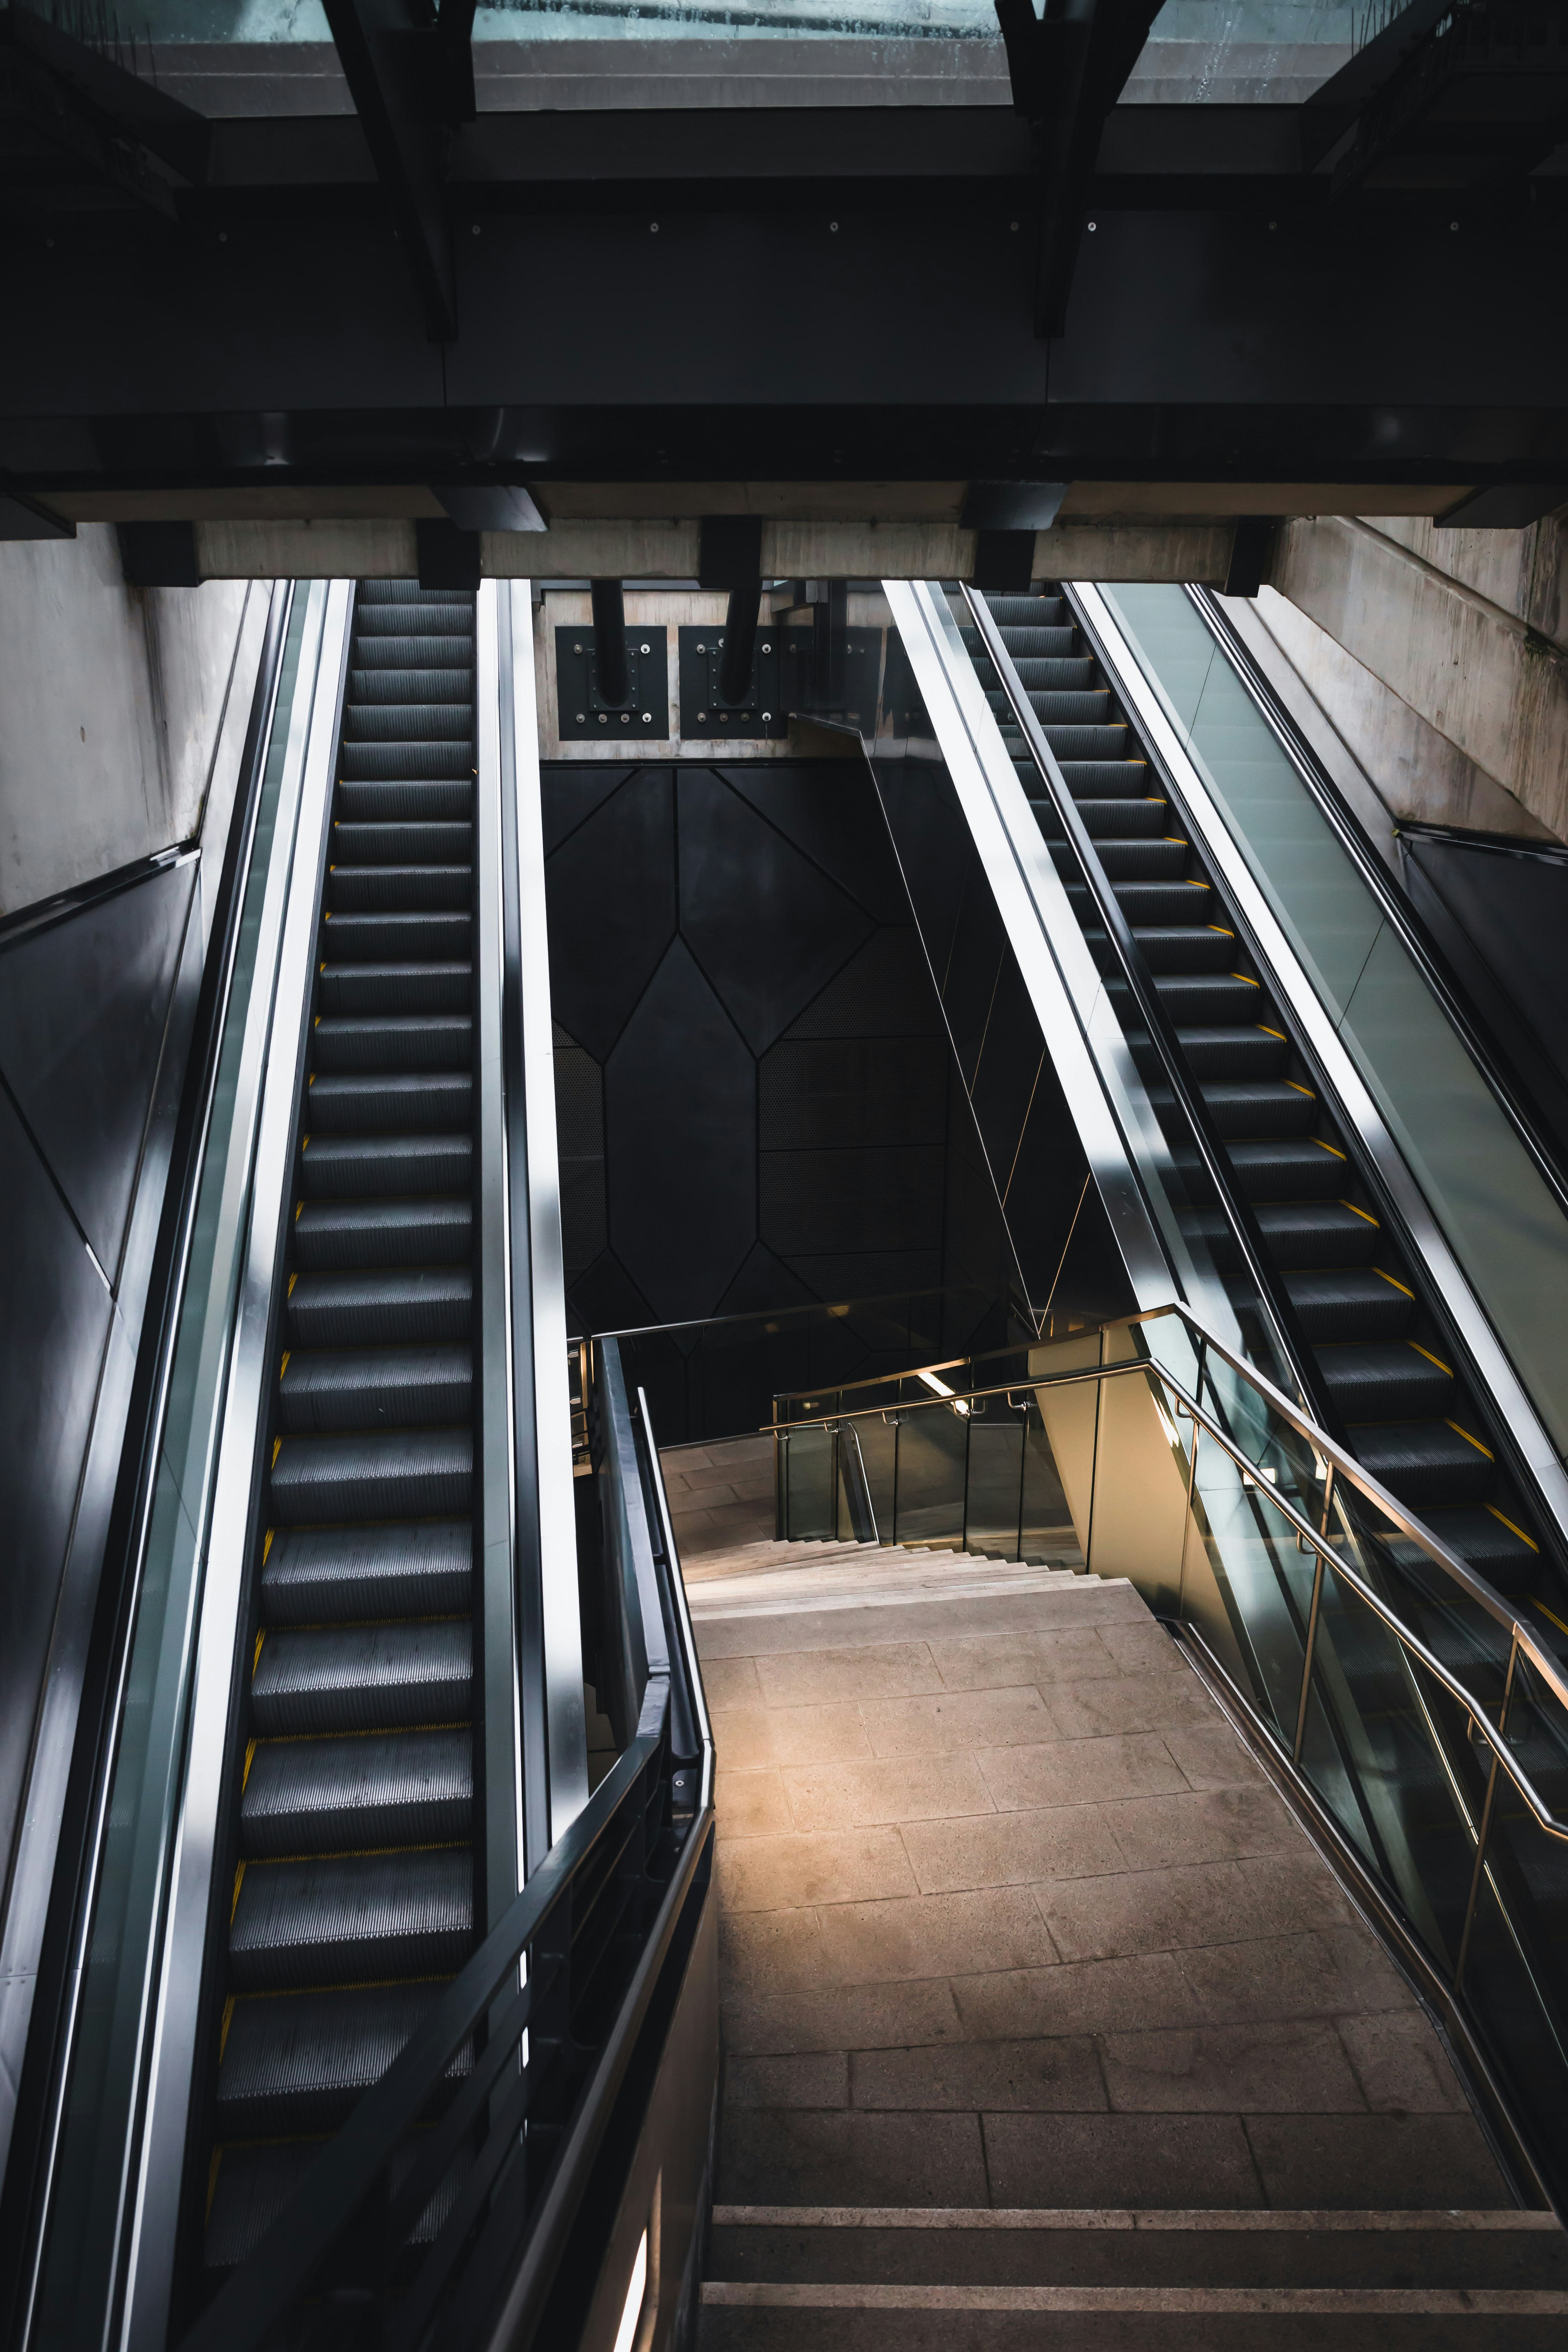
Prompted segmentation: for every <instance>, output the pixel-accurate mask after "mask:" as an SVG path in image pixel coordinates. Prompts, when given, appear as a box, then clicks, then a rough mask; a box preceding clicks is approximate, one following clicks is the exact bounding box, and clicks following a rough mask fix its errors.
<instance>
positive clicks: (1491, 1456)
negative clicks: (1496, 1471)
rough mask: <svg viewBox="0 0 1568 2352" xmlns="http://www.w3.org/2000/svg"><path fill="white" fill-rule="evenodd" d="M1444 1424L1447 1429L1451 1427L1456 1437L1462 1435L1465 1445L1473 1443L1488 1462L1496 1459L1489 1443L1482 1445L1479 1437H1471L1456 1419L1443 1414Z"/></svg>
mask: <svg viewBox="0 0 1568 2352" xmlns="http://www.w3.org/2000/svg"><path fill="white" fill-rule="evenodd" d="M1444 1426H1445V1427H1446V1428H1447V1429H1451V1430H1452V1431H1453V1433H1454V1434H1455V1436H1456V1437H1462V1438H1463V1439H1464V1441H1465V1444H1467V1445H1473V1446H1474V1447H1475V1449H1476V1452H1477V1453H1478V1454H1485V1455H1486V1457H1487V1460H1488V1461H1489V1462H1495V1461H1496V1460H1497V1455H1496V1454H1494V1453H1493V1452H1492V1450H1491V1447H1490V1446H1489V1445H1483V1444H1481V1441H1480V1439H1479V1437H1472V1436H1471V1435H1470V1433H1469V1431H1468V1429H1461V1428H1460V1427H1459V1424H1458V1422H1457V1421H1449V1420H1448V1419H1447V1415H1445V1416H1444Z"/></svg>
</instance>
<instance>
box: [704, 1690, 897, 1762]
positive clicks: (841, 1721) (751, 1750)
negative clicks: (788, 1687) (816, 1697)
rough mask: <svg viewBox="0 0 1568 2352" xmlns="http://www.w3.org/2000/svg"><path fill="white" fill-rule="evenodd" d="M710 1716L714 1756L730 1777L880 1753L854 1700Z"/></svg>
mask: <svg viewBox="0 0 1568 2352" xmlns="http://www.w3.org/2000/svg"><path fill="white" fill-rule="evenodd" d="M711 1713H712V1719H713V1746H714V1750H715V1753H716V1754H717V1756H718V1759H719V1762H720V1764H721V1766H722V1767H723V1768H724V1769H726V1770H728V1771H731V1772H753V1771H757V1770H759V1769H762V1768H763V1766H765V1765H769V1764H833V1763H837V1762H839V1761H841V1760H842V1759H846V1758H851V1757H867V1756H872V1755H876V1754H878V1753H879V1752H881V1751H879V1750H878V1749H876V1748H873V1746H872V1744H871V1741H870V1739H869V1738H868V1736H867V1732H866V1727H865V1725H864V1723H863V1722H862V1721H861V1719H860V1709H859V1708H858V1706H856V1705H855V1704H854V1702H853V1701H852V1700H847V1699H846V1700H840V1701H839V1702H838V1703H837V1705H835V1706H747V1707H731V1706H727V1707H718V1706H714V1707H712V1708H711Z"/></svg>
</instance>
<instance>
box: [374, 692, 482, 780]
mask: <svg viewBox="0 0 1568 2352" xmlns="http://www.w3.org/2000/svg"><path fill="white" fill-rule="evenodd" d="M343 741H344V743H345V744H350V743H398V744H404V743H406V744H409V745H416V744H425V743H459V742H460V743H461V744H462V746H463V748H464V750H465V751H468V749H469V746H470V745H471V744H472V742H473V721H472V719H471V718H470V717H469V714H468V710H467V709H465V708H464V707H463V705H462V704H453V703H450V702H434V701H426V702H391V703H383V702H353V701H351V702H348V703H346V704H345V705H344V708H343ZM471 764H472V761H471V755H470V765H471Z"/></svg>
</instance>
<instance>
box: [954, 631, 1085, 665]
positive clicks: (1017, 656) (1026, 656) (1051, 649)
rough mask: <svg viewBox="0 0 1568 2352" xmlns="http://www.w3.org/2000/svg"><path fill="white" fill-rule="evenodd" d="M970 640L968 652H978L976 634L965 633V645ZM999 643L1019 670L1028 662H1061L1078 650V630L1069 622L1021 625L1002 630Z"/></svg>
mask: <svg viewBox="0 0 1568 2352" xmlns="http://www.w3.org/2000/svg"><path fill="white" fill-rule="evenodd" d="M971 636H973V640H974V644H973V646H972V647H971V651H975V652H977V651H978V650H979V648H980V643H981V638H980V632H979V630H978V629H973V630H969V631H966V632H965V635H964V642H965V644H966V645H967V644H968V642H969V638H970V637H971ZM1002 642H1003V644H1004V645H1005V646H1006V648H1007V651H1008V653H1009V654H1010V655H1011V656H1012V657H1013V660H1014V662H1015V664H1016V665H1018V666H1019V667H1022V665H1023V664H1024V663H1025V662H1028V661H1063V660H1066V659H1067V658H1068V656H1070V655H1072V654H1073V653H1074V652H1075V650H1076V648H1077V646H1078V630H1077V628H1076V627H1075V626H1074V625H1073V624H1072V622H1070V621H1068V622H1067V623H1066V624H1065V625H1063V624H1059V623H1053V622H1049V621H1047V622H1043V623H1040V624H1038V625H1037V624H1035V623H1033V622H1031V623H1028V624H1024V623H1020V624H1018V625H1016V626H1014V627H1010V628H1005V629H1004V630H1003V632H1002Z"/></svg>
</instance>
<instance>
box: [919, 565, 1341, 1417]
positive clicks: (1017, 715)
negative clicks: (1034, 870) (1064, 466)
mask: <svg viewBox="0 0 1568 2352" xmlns="http://www.w3.org/2000/svg"><path fill="white" fill-rule="evenodd" d="M963 601H964V604H966V606H967V607H968V610H969V614H970V617H971V619H972V620H973V624H974V626H975V628H976V629H977V630H978V632H979V635H980V640H981V643H982V644H983V645H984V648H985V652H986V655H987V656H988V658H989V660H990V662H991V664H992V666H993V667H994V670H995V672H996V677H997V682H998V684H999V686H1000V687H1001V689H1002V692H1003V694H1004V695H1005V698H1006V700H1007V703H1008V705H1009V707H1010V709H1011V710H1012V712H1013V716H1014V719H1015V721H1016V725H1017V727H1018V730H1019V731H1020V733H1021V734H1022V736H1023V738H1024V741H1025V743H1026V745H1027V747H1028V751H1029V756H1030V758H1031V760H1032V761H1033V762H1034V764H1035V768H1036V770H1037V773H1038V775H1039V778H1040V781H1041V783H1042V784H1043V785H1044V787H1045V790H1046V792H1047V794H1048V795H1049V798H1050V802H1051V805H1052V808H1053V810H1054V812H1055V814H1056V818H1057V822H1058V824H1059V825H1060V826H1061V828H1062V831H1063V833H1064V835H1066V838H1067V843H1068V848H1069V849H1070V850H1071V852H1072V855H1073V858H1074V860H1075V862H1076V864H1077V866H1078V868H1079V874H1080V875H1081V877H1082V878H1083V881H1084V885H1085V887H1087V889H1088V891H1089V898H1090V900H1091V902H1092V903H1093V906H1094V908H1095V911H1096V913H1097V915H1098V917H1099V919H1100V922H1101V923H1102V924H1103V925H1104V927H1105V935H1106V938H1107V940H1109V942H1110V950H1111V953H1112V954H1113V955H1114V956H1115V958H1116V961H1117V965H1118V967H1119V969H1120V971H1121V977H1122V979H1123V980H1124V981H1125V982H1126V984H1127V987H1128V989H1129V991H1130V992H1131V997H1132V1001H1133V1003H1134V1004H1135V1005H1136V1006H1137V1008H1138V1013H1139V1017H1140V1019H1141V1020H1142V1023H1143V1024H1144V1027H1145V1030H1146V1031H1147V1034H1148V1037H1149V1041H1150V1044H1151V1045H1152V1048H1153V1050H1154V1052H1155V1054H1156V1055H1158V1057H1159V1061H1160V1066H1161V1073H1162V1076H1163V1078H1164V1081H1165V1084H1166V1085H1167V1086H1168V1087H1170V1089H1171V1093H1172V1096H1173V1099H1174V1102H1175V1105H1176V1108H1177V1111H1178V1113H1179V1114H1180V1117H1181V1119H1182V1123H1183V1126H1184V1129H1185V1130H1186V1132H1187V1134H1188V1135H1189V1136H1190V1137H1191V1138H1192V1140H1193V1143H1194V1148H1195V1150H1196V1151H1197V1155H1198V1159H1199V1160H1200V1162H1201V1163H1202V1167H1203V1171H1204V1174H1205V1178H1206V1180H1207V1181H1208V1183H1209V1185H1210V1186H1211V1187H1212V1189H1213V1192H1214V1197H1215V1200H1216V1201H1217V1202H1218V1203H1219V1205H1220V1209H1221V1212H1222V1213H1223V1214H1224V1216H1225V1219H1226V1223H1227V1224H1228V1226H1229V1228H1230V1231H1231V1233H1232V1234H1233V1235H1234V1237H1235V1240H1236V1244H1237V1248H1238V1250H1239V1251H1240V1253H1241V1257H1242V1261H1243V1264H1244V1265H1245V1266H1246V1269H1247V1282H1248V1284H1249V1285H1250V1286H1251V1288H1252V1291H1253V1293H1254V1295H1255V1297H1256V1298H1257V1300H1258V1307H1259V1308H1260V1310H1261V1313H1262V1316H1263V1318H1264V1321H1265V1323H1266V1325H1267V1327H1268V1338H1269V1340H1270V1342H1271V1345H1272V1348H1273V1350H1274V1352H1275V1353H1276V1356H1277V1359H1278V1361H1279V1365H1280V1367H1281V1368H1282V1369H1283V1370H1287V1371H1288V1372H1289V1376H1290V1378H1291V1379H1292V1380H1293V1381H1295V1382H1296V1383H1297V1386H1298V1388H1299V1389H1300V1394H1301V1396H1302V1397H1303V1398H1304V1399H1305V1400H1306V1402H1308V1404H1309V1405H1310V1407H1311V1409H1312V1412H1313V1415H1314V1417H1315V1418H1316V1420H1317V1421H1319V1422H1320V1423H1322V1424H1323V1425H1325V1426H1326V1427H1329V1428H1331V1429H1336V1430H1342V1424H1341V1421H1340V1416H1339V1414H1338V1412H1336V1411H1335V1409H1334V1405H1333V1402H1332V1400H1331V1397H1330V1395H1329V1392H1328V1391H1327V1389H1326V1387H1325V1386H1324V1384H1323V1381H1322V1378H1321V1373H1320V1372H1319V1370H1318V1366H1317V1361H1316V1359H1315V1358H1314V1356H1313V1354H1312V1350H1311V1349H1310V1347H1309V1345H1308V1343H1307V1339H1306V1335H1305V1333H1304V1332H1303V1331H1302V1329H1301V1325H1300V1317H1299V1316H1298V1315H1297V1312H1296V1309H1295V1307H1294V1306H1293V1305H1292V1303H1291V1300H1290V1297H1289V1293H1288V1291H1287V1290H1286V1288H1285V1285H1284V1283H1283V1282H1282V1281H1281V1279H1280V1277H1279V1270H1278V1268H1277V1267H1276V1265H1275V1264H1274V1261H1273V1259H1272V1257H1271V1256H1270V1255H1269V1252H1268V1248H1267V1246H1266V1244H1265V1243H1264V1240H1263V1235H1262V1234H1261V1232H1260V1231H1259V1228H1258V1218H1257V1215H1256V1213H1255V1212H1254V1210H1253V1207H1252V1203H1251V1202H1249V1201H1248V1200H1247V1196H1246V1194H1245V1193H1244V1192H1241V1191H1240V1190H1239V1189H1238V1188H1237V1183H1236V1181H1235V1178H1234V1176H1233V1174H1232V1171H1231V1166H1230V1160H1229V1158H1228V1155H1227V1154H1226V1149H1225V1146H1224V1144H1223V1142H1222V1141H1221V1139H1220V1133H1219V1129H1218V1128H1217V1127H1216V1126H1215V1120H1214V1115H1213V1113H1212V1112H1211V1111H1210V1109H1209V1107H1208V1104H1207V1103H1206V1102H1205V1099H1204V1095H1203V1090H1202V1088H1201V1087H1199V1086H1198V1085H1197V1084H1196V1083H1195V1082H1194V1079H1193V1077H1192V1076H1191V1073H1190V1072H1189V1070H1188V1067H1187V1060H1186V1055H1185V1054H1184V1051H1183V1048H1182V1043H1181V1039H1180V1038H1179V1036H1178V1035H1177V1034H1176V1024H1175V1023H1174V1022H1173V1020H1172V1019H1171V1016H1170V1014H1169V1013H1168V1012H1167V1011H1166V1009H1165V1005H1164V1002H1163V999H1162V997H1161V995H1160V992H1159V989H1158V987H1157V986H1156V984H1155V981H1154V976H1153V974H1152V971H1150V969H1149V966H1148V963H1147V962H1146V961H1145V959H1144V956H1143V951H1142V949H1141V948H1140V946H1139V945H1138V941H1137V939H1136V937H1135V936H1134V933H1133V930H1132V926H1131V924H1130V923H1129V921H1128V919H1127V917H1126V915H1125V914H1124V913H1123V911H1122V908H1121V900H1120V899H1119V898H1117V896H1116V892H1115V890H1114V888H1113V887H1112V885H1111V881H1110V876H1109V875H1108V874H1107V873H1106V870H1105V867H1104V865H1103V864H1102V862H1101V860H1100V853H1099V851H1098V850H1097V849H1096V847H1095V845H1094V840H1093V836H1092V835H1090V833H1089V828H1088V826H1087V825H1086V824H1084V821H1083V818H1082V816H1081V815H1080V814H1079V807H1078V803H1077V802H1076V801H1075V800H1074V799H1073V796H1072V794H1071V793H1070V792H1069V791H1068V784H1067V779H1066V777H1065V776H1064V775H1063V774H1062V772H1061V768H1060V766H1059V765H1058V761H1057V756H1056V753H1055V752H1054V751H1052V750H1051V747H1050V743H1049V740H1047V735H1046V730H1045V729H1044V728H1043V727H1042V726H1041V724H1040V722H1039V719H1038V718H1037V716H1036V713H1035V708H1034V705H1033V704H1032V703H1031V701H1030V700H1029V697H1028V693H1027V691H1026V688H1025V687H1024V685H1023V683H1022V681H1021V680H1020V678H1019V677H1018V673H1017V670H1016V668H1015V667H1014V664H1013V657H1012V656H1011V655H1010V654H1009V653H1008V651H1007V648H1006V646H1005V643H1004V642H1003V637H1002V633H1001V631H1000V629H999V628H998V627H997V625H996V623H995V621H994V619H993V617H992V614H991V610H990V607H989V606H988V605H987V604H986V602H985V599H984V596H983V595H980V594H977V593H976V592H975V591H974V590H973V589H972V588H970V587H969V586H968V585H967V584H965V586H964V587H963ZM1194 1205H1195V1204H1194Z"/></svg>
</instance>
